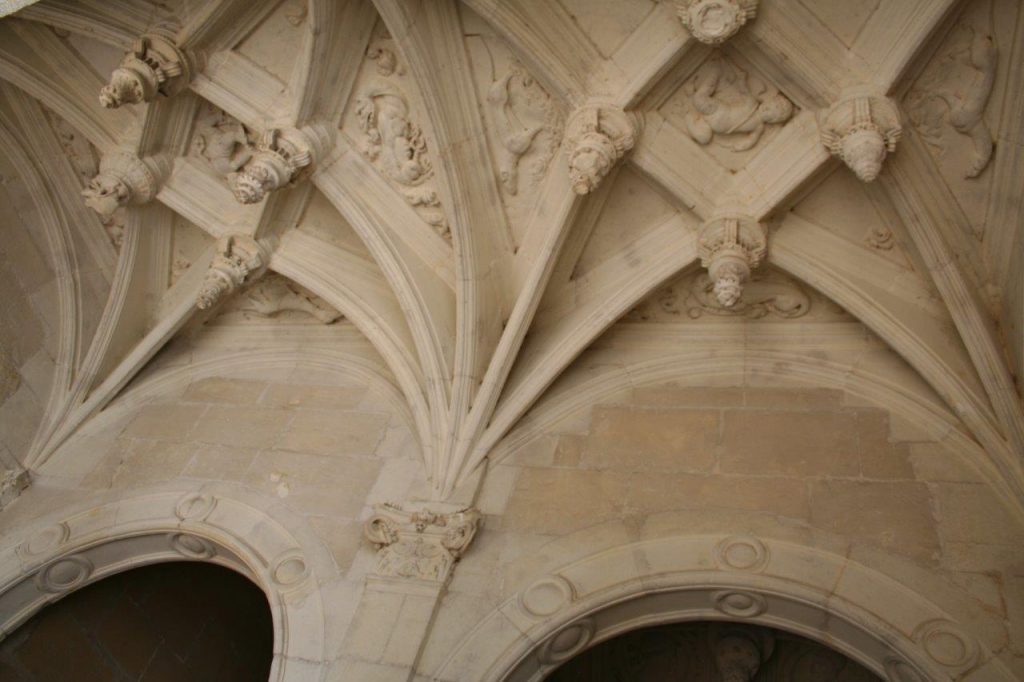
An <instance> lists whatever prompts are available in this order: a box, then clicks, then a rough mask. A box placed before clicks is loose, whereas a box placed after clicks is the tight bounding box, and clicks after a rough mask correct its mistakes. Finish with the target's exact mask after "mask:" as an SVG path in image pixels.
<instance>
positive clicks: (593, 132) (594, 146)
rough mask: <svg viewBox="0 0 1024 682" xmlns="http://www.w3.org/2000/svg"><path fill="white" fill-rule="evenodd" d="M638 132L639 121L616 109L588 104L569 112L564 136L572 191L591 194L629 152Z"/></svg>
mask: <svg viewBox="0 0 1024 682" xmlns="http://www.w3.org/2000/svg"><path fill="white" fill-rule="evenodd" d="M640 130H641V119H640V117H639V116H638V115H637V114H634V113H627V112H625V111H623V110H622V109H619V108H618V107H614V106H610V105H607V106H606V105H597V104H591V105H587V106H584V107H582V108H580V109H577V110H576V111H575V112H573V114H572V117H571V118H570V119H569V124H568V126H567V127H566V132H565V136H566V150H567V153H568V155H569V177H570V178H571V179H572V188H573V190H574V191H575V192H576V193H577V194H589V193H590V192H592V191H594V189H595V188H596V187H597V186H598V185H599V184H600V183H601V180H603V179H604V177H605V176H606V175H608V172H609V171H610V170H611V169H612V167H613V166H614V165H615V164H616V163H618V162H619V160H621V159H622V157H623V156H625V155H626V152H628V151H629V150H630V149H632V148H633V145H635V144H636V140H637V138H638V137H639V136H640Z"/></svg>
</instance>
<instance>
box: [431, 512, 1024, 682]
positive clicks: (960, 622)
mask: <svg viewBox="0 0 1024 682" xmlns="http://www.w3.org/2000/svg"><path fill="white" fill-rule="evenodd" d="M592 531H593V529H588V530H587V531H581V532H583V533H590V532H592ZM577 535H579V534H574V535H571V536H567V537H564V538H560V539H558V540H556V541H554V542H553V543H551V544H550V545H548V546H546V547H545V550H544V554H545V555H547V556H553V555H558V554H559V547H561V548H563V549H564V550H565V551H564V552H562V555H563V556H564V555H568V554H571V553H573V552H574V550H573V548H572V545H573V543H574V542H578V541H579V540H578V539H577V537H576V536H577ZM889 560H890V561H891V558H890V559H889ZM897 561H899V560H897ZM902 563H903V564H904V566H903V567H902V570H903V571H904V572H905V573H907V574H908V575H909V576H910V579H907V577H906V576H905V577H904V580H903V581H902V582H901V581H897V580H896V579H894V578H892V577H890V576H889V575H887V574H885V573H883V572H881V571H879V570H876V569H874V568H871V567H869V566H867V565H865V564H862V563H859V562H857V561H854V560H852V559H850V558H848V557H847V556H845V555H843V554H838V553H835V552H833V551H829V550H825V549H819V548H814V547H809V546H805V545H801V544H796V543H793V542H786V541H780V540H774V539H764V538H758V537H754V536H746V535H721V534H720V535H695V536H689V537H685V536H670V537H662V538H655V539H650V540H644V541H638V542H633V543H628V544H623V545H620V546H617V547H614V548H611V549H607V550H604V551H599V552H596V553H594V554H591V555H589V556H586V557H584V558H582V559H577V560H573V561H569V562H568V563H565V564H563V565H561V566H559V567H557V568H551V567H548V569H547V570H543V569H542V570H540V571H537V572H535V573H533V574H532V575H535V576H538V577H536V578H535V579H534V580H533V581H532V582H524V583H522V584H523V585H525V587H523V588H522V589H520V590H518V591H517V592H516V593H515V594H513V595H512V596H510V597H509V598H508V599H506V600H505V601H504V602H502V603H501V604H500V605H499V606H498V607H497V608H496V609H494V610H493V611H492V612H490V613H489V614H488V615H487V616H485V617H484V619H483V620H482V621H481V622H479V623H477V624H476V625H475V626H474V627H473V628H472V631H471V632H470V634H468V635H467V636H466V637H465V638H464V639H463V640H462V641H461V642H459V643H458V644H457V645H456V646H455V647H453V648H452V650H451V653H450V654H449V655H448V657H447V658H446V659H445V660H444V661H443V662H442V663H441V664H440V666H439V667H438V669H437V670H435V671H424V672H425V673H426V674H427V676H428V678H429V679H431V680H435V681H437V682H454V681H455V680H463V679H473V680H481V681H482V682H483V681H486V682H498V681H499V680H500V681H505V682H513V681H514V682H519V681H520V680H530V681H531V682H532V681H534V680H540V679H542V678H543V675H545V674H548V673H550V672H551V671H552V670H553V669H554V668H556V667H557V666H558V665H559V664H561V663H562V662H564V661H566V660H568V659H570V658H572V657H573V656H575V655H576V654H578V653H579V652H581V651H583V650H585V649H586V648H589V647H590V646H593V645H595V644H597V643H599V642H601V641H604V640H607V639H610V638H612V637H615V636H617V635H620V634H623V633H624V632H626V631H629V630H633V629H636V628H640V627H648V626H652V625H658V624H663V623H670V622H679V621H686V620H728V621H737V622H750V623H756V624H760V625H766V626H769V627H774V628H778V629H783V630H788V631H791V632H795V633H797V634H800V635H802V636H805V637H809V638H811V639H815V640H817V641H819V642H821V643H822V644H824V645H826V646H829V647H831V648H834V649H836V650H838V651H840V652H841V653H843V654H844V655H847V656H849V657H851V658H853V659H854V660H856V661H858V662H859V663H860V664H862V665H864V666H865V667H867V668H868V669H870V670H872V671H873V672H875V673H876V674H878V675H880V676H882V677H883V679H886V680H889V681H890V682H923V680H937V681H951V680H1006V681H1007V682H1009V681H1010V680H1013V679H1014V677H1013V675H1012V674H1011V673H1010V671H1009V670H1008V669H1007V668H1006V667H1005V666H1004V665H1003V664H1002V663H1001V662H1000V661H999V660H998V659H995V658H994V657H993V656H992V651H991V648H990V645H992V644H995V645H998V643H997V642H985V641H982V640H981V639H979V637H978V636H977V634H976V633H981V632H985V633H990V634H991V633H993V632H997V631H1000V628H999V625H1000V624H999V623H996V622H995V620H994V619H993V618H992V617H991V616H990V615H988V614H985V613H983V612H982V611H981V609H980V607H977V606H976V605H973V604H969V599H968V598H966V597H963V596H962V594H961V591H960V590H959V589H958V588H956V587H954V586H952V585H948V584H946V583H945V582H944V581H942V580H941V579H939V578H936V577H935V576H933V575H931V574H930V573H928V572H927V571H926V570H925V569H923V568H920V567H917V566H914V565H912V564H910V563H909V562H902ZM909 582H913V583H914V584H915V585H919V586H921V587H920V588H919V590H920V591H918V590H915V589H911V588H910V587H908V586H907V583H909ZM936 582H943V585H942V586H941V588H942V589H941V591H939V592H929V594H938V595H941V597H940V598H941V599H942V600H943V604H942V605H941V606H940V605H939V604H936V603H934V602H933V601H931V600H930V599H928V598H926V597H925V596H923V594H922V593H921V592H922V591H924V590H925V589H927V588H928V587H929V586H932V587H934V583H936ZM951 606H952V608H950V607H951ZM953 610H955V611H956V613H951V611H953ZM965 623H970V624H971V628H970V629H968V628H967V627H965V625H964V624H965Z"/></svg>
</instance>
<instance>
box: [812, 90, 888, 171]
mask: <svg viewBox="0 0 1024 682" xmlns="http://www.w3.org/2000/svg"><path fill="white" fill-rule="evenodd" d="M818 127H819V129H820V131H821V141H822V143H823V144H824V145H825V147H827V148H828V150H829V151H830V152H832V154H834V155H835V156H838V157H839V158H840V159H842V160H843V163H845V164H846V165H847V166H849V167H850V170H852V171H853V172H854V173H856V175H857V177H858V178H860V179H861V180H863V181H864V182H871V181H872V180H874V179H875V178H876V177H878V174H879V173H880V172H881V170H882V162H883V161H885V157H886V155H887V154H890V153H892V152H894V151H896V142H897V141H899V139H900V135H901V134H902V132H903V127H902V125H901V124H900V114H899V110H898V109H897V108H896V105H895V104H894V103H893V101H892V100H890V99H888V98H887V97H879V96H875V95H870V94H853V95H850V96H848V97H845V98H843V99H841V100H840V101H839V102H837V103H835V104H834V105H832V107H830V108H829V109H828V111H826V112H824V113H823V114H821V115H819V120H818Z"/></svg>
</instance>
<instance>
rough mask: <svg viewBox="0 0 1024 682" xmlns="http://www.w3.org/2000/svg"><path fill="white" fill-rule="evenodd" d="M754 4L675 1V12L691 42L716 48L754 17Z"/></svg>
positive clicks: (720, 0)
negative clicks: (692, 39)
mask: <svg viewBox="0 0 1024 682" xmlns="http://www.w3.org/2000/svg"><path fill="white" fill-rule="evenodd" d="M757 2H758V0H676V11H678V12H679V18H680V20H682V22H683V26H685V27H686V30H688V31H689V32H690V33H691V34H692V35H693V37H694V38H696V39H697V40H699V41H700V42H702V43H704V44H706V45H720V44H721V43H724V42H725V41H726V40H728V39H729V38H731V37H732V36H734V35H736V32H737V31H739V30H740V28H742V27H743V25H744V24H745V23H747V22H748V21H750V20H751V19H753V18H754V16H755V15H756V14H757Z"/></svg>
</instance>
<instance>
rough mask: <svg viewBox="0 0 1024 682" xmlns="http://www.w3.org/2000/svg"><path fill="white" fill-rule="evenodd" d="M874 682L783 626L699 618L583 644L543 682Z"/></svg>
mask: <svg viewBox="0 0 1024 682" xmlns="http://www.w3.org/2000/svg"><path fill="white" fill-rule="evenodd" d="M667 679H677V680H688V682H721V681H722V680H725V681H726V682H776V681H779V682H781V681H782V680H785V681H786V682H818V681H820V680H835V681H836V682H877V680H878V679H879V678H878V677H877V676H875V675H874V674H873V673H871V672H870V671H869V670H867V669H866V668H864V667H863V666H861V665H859V664H858V663H857V662H855V661H853V660H851V659H850V658H848V657H846V656H844V655H843V654H841V653H839V652H836V651H833V650H832V649H829V648H828V647H826V646H824V645H822V644H820V643H818V642H815V641H813V640H810V639H807V638H805V637H801V636H799V635H795V634H792V633H789V632H786V631H783V630H777V629H774V628H769V627H763V626H755V625H748V624H736V623H726V622H717V621H715V622H712V621H698V622H686V623H671V624H667V625H658V626H653V627H645V628H639V629H637V630H632V631H630V632H626V633H624V634H621V635H619V636H617V637H613V638H611V639H609V640H606V641H604V642H601V643H600V644H598V645H596V646H594V647H592V648H590V649H587V650H586V651H583V652H582V653H580V654H578V655H576V656H575V657H573V658H571V659H569V660H568V661H566V662H565V663H563V664H562V665H560V666H559V667H558V668H557V669H556V670H555V671H554V672H553V673H552V674H551V675H550V676H549V677H548V678H547V680H548V681H549V682H569V681H570V680H571V681H573V682H620V681H624V680H629V682H656V681H660V680H667Z"/></svg>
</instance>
